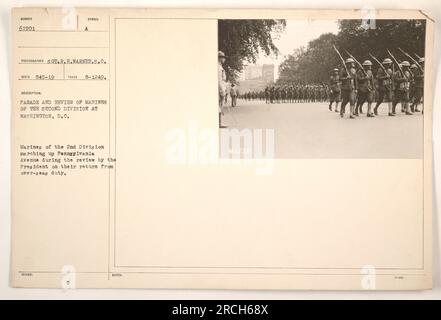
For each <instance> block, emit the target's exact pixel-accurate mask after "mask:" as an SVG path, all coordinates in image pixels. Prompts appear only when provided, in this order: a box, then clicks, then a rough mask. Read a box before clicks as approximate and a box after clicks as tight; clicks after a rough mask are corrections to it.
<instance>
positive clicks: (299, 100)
mask: <svg viewBox="0 0 441 320" xmlns="http://www.w3.org/2000/svg"><path fill="white" fill-rule="evenodd" d="M425 33H426V25H425V21H424V20H369V21H364V20H283V19H280V20H276V19H275V20H268V19H267V20H219V22H218V49H219V51H218V92H219V127H220V128H221V131H227V132H230V131H231V130H235V129H236V130H235V131H236V132H239V133H240V132H241V131H242V130H243V131H245V130H255V129H261V130H264V132H265V130H272V131H271V132H272V134H273V136H274V143H273V145H272V146H271V147H272V148H273V149H274V150H273V154H274V158H282V159H283V158H396V159H400V158H404V159H418V158H422V155H423V114H424V101H423V97H424V60H425V58H424V54H425ZM245 148H246V147H245Z"/></svg>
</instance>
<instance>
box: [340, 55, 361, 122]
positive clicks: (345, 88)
mask: <svg viewBox="0 0 441 320" xmlns="http://www.w3.org/2000/svg"><path fill="white" fill-rule="evenodd" d="M345 64H346V66H345V67H344V68H342V69H341V70H340V80H341V82H342V84H341V98H342V102H341V107H340V117H342V118H343V117H344V114H345V108H346V105H347V104H348V103H349V106H350V109H349V118H350V119H354V118H355V117H354V114H355V94H356V91H357V83H356V80H357V79H356V75H355V72H356V71H355V63H354V59H352V58H347V59H346V61H345Z"/></svg>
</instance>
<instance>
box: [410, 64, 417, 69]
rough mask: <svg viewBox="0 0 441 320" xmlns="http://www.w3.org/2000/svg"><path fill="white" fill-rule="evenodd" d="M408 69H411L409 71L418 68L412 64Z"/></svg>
mask: <svg viewBox="0 0 441 320" xmlns="http://www.w3.org/2000/svg"><path fill="white" fill-rule="evenodd" d="M410 68H411V69H416V68H418V67H417V65H416V64H415V63H413V64H412V65H411V66H410Z"/></svg>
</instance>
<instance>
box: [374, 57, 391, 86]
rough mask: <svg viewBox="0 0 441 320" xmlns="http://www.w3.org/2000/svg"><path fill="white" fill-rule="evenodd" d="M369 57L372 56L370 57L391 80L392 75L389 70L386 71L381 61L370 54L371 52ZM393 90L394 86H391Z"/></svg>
mask: <svg viewBox="0 0 441 320" xmlns="http://www.w3.org/2000/svg"><path fill="white" fill-rule="evenodd" d="M369 56H370V57H371V58H372V59H373V60H374V61H375V62H376V63H378V64H379V65H380V67H381V69H382V70H383V71H384V74H385V75H386V76H387V77H388V78H391V76H390V74H389V73H388V72H387V70H386V68H385V67H384V66H383V64H382V63H381V62H380V61H378V59H377V58H375V57H374V56H373V55H372V53H370V52H369ZM391 88H392V84H391Z"/></svg>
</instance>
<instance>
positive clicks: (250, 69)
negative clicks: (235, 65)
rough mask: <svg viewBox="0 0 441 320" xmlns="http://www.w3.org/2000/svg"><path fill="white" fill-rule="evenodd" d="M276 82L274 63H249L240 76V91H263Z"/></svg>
mask: <svg viewBox="0 0 441 320" xmlns="http://www.w3.org/2000/svg"><path fill="white" fill-rule="evenodd" d="M273 82H274V65H273V64H264V65H257V64H256V65H249V66H246V67H245V68H244V70H243V71H242V73H241V75H240V76H239V83H238V86H239V91H240V92H248V91H261V90H264V89H265V87H266V86H267V85H268V84H271V83H273Z"/></svg>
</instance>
